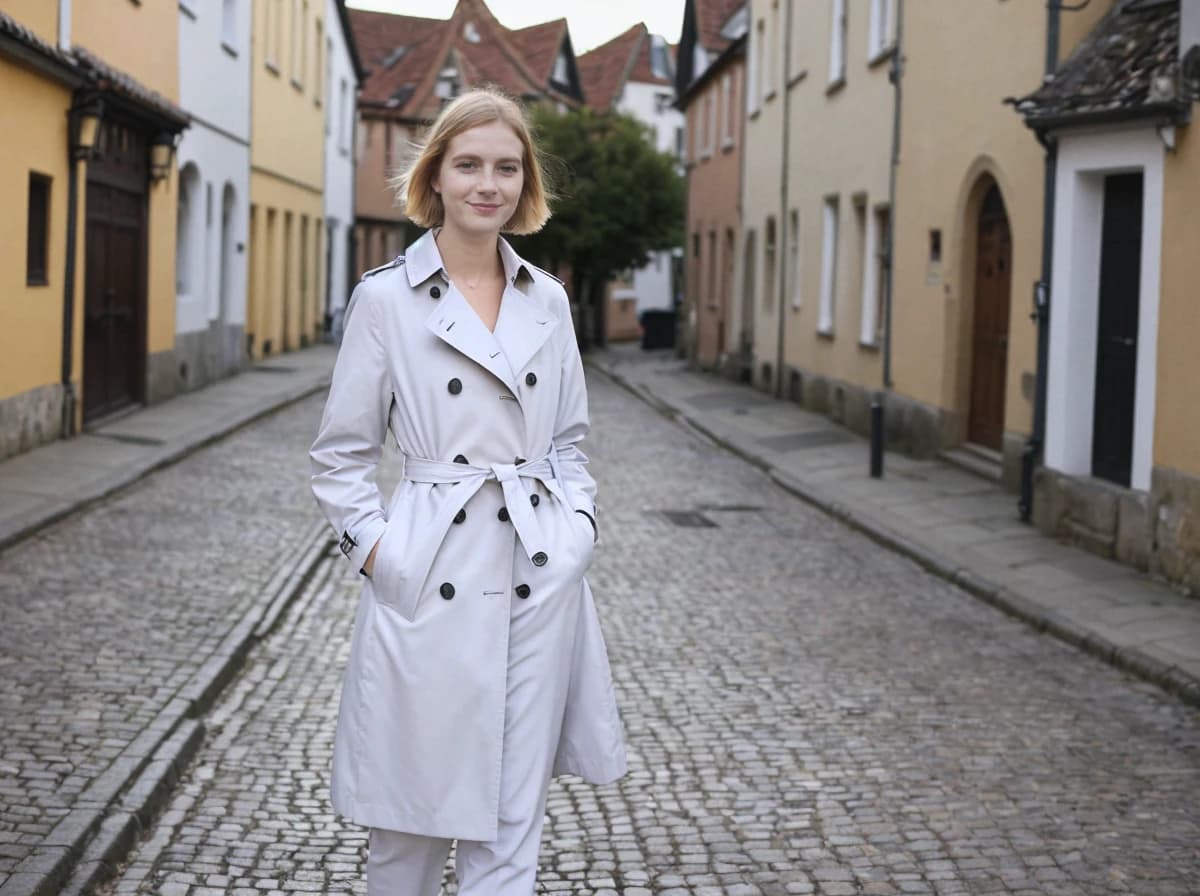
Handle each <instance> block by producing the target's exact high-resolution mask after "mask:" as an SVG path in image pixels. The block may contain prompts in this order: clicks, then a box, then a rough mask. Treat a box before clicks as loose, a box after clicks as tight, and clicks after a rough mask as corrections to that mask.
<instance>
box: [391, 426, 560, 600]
mask: <svg viewBox="0 0 1200 896" xmlns="http://www.w3.org/2000/svg"><path fill="white" fill-rule="evenodd" d="M404 478H405V479H409V480H411V481H413V482H427V483H431V484H434V485H449V486H451V488H450V490H449V491H448V492H446V494H445V495H444V496H442V499H441V501H440V502H439V506H438V510H437V513H436V514H435V515H434V518H433V519H432V520H431V521H430V525H429V528H428V530H427V535H426V538H425V539H423V542H429V543H422V544H421V545H420V548H419V562H420V563H421V564H422V568H420V569H418V570H415V571H414V572H415V573H416V575H414V579H415V581H416V582H417V583H418V585H417V587H423V586H424V583H425V577H426V575H428V573H429V567H431V566H432V565H433V556H434V554H435V553H437V548H438V546H439V545H440V544H441V540H442V538H443V537H444V536H445V533H446V531H447V530H448V529H449V528H450V524H451V522H452V521H453V519H454V516H455V515H456V514H457V513H458V511H459V510H460V509H462V508H463V507H464V506H465V505H466V503H467V502H468V501H469V500H471V498H472V496H474V494H475V493H476V492H477V491H479V489H480V488H482V487H483V484H484V483H485V482H492V481H495V482H499V483H500V487H501V488H502V489H503V490H504V502H505V506H506V507H507V508H508V516H509V519H510V520H511V521H512V524H513V528H514V529H516V531H517V537H518V538H519V539H520V541H521V546H522V547H523V548H524V550H525V555H526V556H527V557H529V558H530V560H531V561H532V559H533V555H534V554H536V553H538V552H539V551H542V552H544V551H546V548H547V544H546V536H545V533H544V532H543V531H542V526H541V524H540V523H539V522H538V519H537V515H536V514H535V513H534V512H533V504H532V503H530V500H529V488H528V486H527V484H526V483H527V482H528V480H530V479H534V480H537V481H538V482H541V483H542V485H544V486H545V487H546V490H547V491H549V492H550V493H551V494H552V495H554V496H555V497H556V498H558V499H559V500H560V501H562V502H563V503H566V501H567V497H566V493H565V492H564V491H563V488H562V481H563V479H562V473H561V471H560V469H559V463H558V451H557V449H556V448H555V446H553V445H551V446H550V450H549V451H548V452H546V454H544V455H543V456H542V457H539V458H535V459H534V460H530V461H526V462H525V463H523V464H521V465H520V466H517V465H515V464H492V465H491V466H487V467H479V466H475V465H473V464H456V463H448V462H446V461H441V460H430V459H428V458H424V457H411V456H408V455H406V456H405V458H404Z"/></svg>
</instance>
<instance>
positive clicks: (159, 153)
mask: <svg viewBox="0 0 1200 896" xmlns="http://www.w3.org/2000/svg"><path fill="white" fill-rule="evenodd" d="M174 160H175V135H174V134H172V133H171V132H170V131H159V132H158V133H157V134H155V135H154V139H153V140H151V141H150V180H152V181H160V180H165V179H166V178H168V177H170V176H171V167H172V164H173V162H174Z"/></svg>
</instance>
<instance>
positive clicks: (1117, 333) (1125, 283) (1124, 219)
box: [1092, 174, 1142, 486]
mask: <svg viewBox="0 0 1200 896" xmlns="http://www.w3.org/2000/svg"><path fill="white" fill-rule="evenodd" d="M1141 273H1142V175H1141V174H1117V175H1113V176H1111V177H1106V178H1105V179H1104V220H1103V223H1102V224H1101V233H1100V307H1099V312H1100V313H1099V318H1100V320H1099V326H1098V328H1097V334H1096V401H1095V407H1094V410H1093V415H1092V475H1093V476H1098V477H1099V478H1101V479H1107V480H1109V481H1110V482H1115V483H1117V484H1118V485H1124V486H1128V485H1129V472H1130V469H1131V467H1132V466H1133V396H1134V386H1135V384H1136V381H1137V336H1138V283H1139V281H1140V279H1141Z"/></svg>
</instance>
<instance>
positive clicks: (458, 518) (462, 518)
mask: <svg viewBox="0 0 1200 896" xmlns="http://www.w3.org/2000/svg"><path fill="white" fill-rule="evenodd" d="M466 519H467V511H466V509H465V508H463V509H461V510H459V511H458V513H456V514H454V522H456V523H463V522H466Z"/></svg>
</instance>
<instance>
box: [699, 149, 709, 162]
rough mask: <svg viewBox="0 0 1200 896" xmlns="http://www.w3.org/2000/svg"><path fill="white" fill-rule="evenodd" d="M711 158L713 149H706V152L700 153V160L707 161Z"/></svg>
mask: <svg viewBox="0 0 1200 896" xmlns="http://www.w3.org/2000/svg"><path fill="white" fill-rule="evenodd" d="M711 158H712V150H709V149H706V150H705V151H704V152H702V153H700V161H701V162H707V161H708V160H709V159H711Z"/></svg>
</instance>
